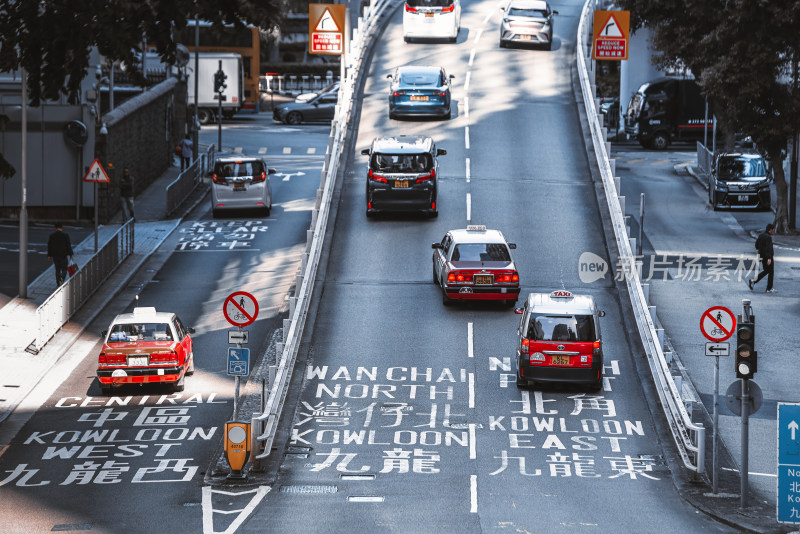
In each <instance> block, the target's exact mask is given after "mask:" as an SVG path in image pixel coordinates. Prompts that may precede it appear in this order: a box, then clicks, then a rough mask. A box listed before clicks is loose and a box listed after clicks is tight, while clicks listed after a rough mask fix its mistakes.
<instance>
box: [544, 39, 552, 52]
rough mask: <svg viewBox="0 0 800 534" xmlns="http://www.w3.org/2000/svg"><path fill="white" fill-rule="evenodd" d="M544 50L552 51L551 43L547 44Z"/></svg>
mask: <svg viewBox="0 0 800 534" xmlns="http://www.w3.org/2000/svg"><path fill="white" fill-rule="evenodd" d="M544 49H545V50H548V51H549V50H552V49H553V41H550V42H548V43H547V46H545V47H544Z"/></svg>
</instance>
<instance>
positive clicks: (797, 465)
mask: <svg viewBox="0 0 800 534" xmlns="http://www.w3.org/2000/svg"><path fill="white" fill-rule="evenodd" d="M778 522H779V523H800V404H790V403H786V402H779V403H778Z"/></svg>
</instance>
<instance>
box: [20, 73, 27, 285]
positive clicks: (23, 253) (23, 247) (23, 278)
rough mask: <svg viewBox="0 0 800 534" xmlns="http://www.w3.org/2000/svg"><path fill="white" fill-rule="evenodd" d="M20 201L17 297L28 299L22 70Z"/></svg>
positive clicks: (25, 143) (25, 148)
mask: <svg viewBox="0 0 800 534" xmlns="http://www.w3.org/2000/svg"><path fill="white" fill-rule="evenodd" d="M20 109H21V110H22V165H21V172H22V175H21V177H22V199H21V203H20V206H19V296H20V297H21V298H23V299H26V298H28V77H27V73H26V72H25V67H23V68H22V105H21V106H20Z"/></svg>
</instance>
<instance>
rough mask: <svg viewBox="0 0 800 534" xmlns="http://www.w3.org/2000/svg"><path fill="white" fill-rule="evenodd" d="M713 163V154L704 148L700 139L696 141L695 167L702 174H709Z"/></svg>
mask: <svg viewBox="0 0 800 534" xmlns="http://www.w3.org/2000/svg"><path fill="white" fill-rule="evenodd" d="M713 164H714V154H713V153H712V152H711V151H710V150H709V149H707V148H706V146H705V145H704V144H703V143H701V142H700V141H698V142H697V168H698V169H700V171H702V172H703V173H704V174H706V175H708V174H711V166H712V165H713Z"/></svg>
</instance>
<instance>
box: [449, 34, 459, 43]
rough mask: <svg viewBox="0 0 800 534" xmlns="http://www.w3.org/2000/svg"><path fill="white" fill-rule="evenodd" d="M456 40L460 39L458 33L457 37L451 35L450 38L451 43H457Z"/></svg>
mask: <svg viewBox="0 0 800 534" xmlns="http://www.w3.org/2000/svg"><path fill="white" fill-rule="evenodd" d="M456 41H458V35H456V36H455V37H451V38H450V42H451V43H455V42H456Z"/></svg>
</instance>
